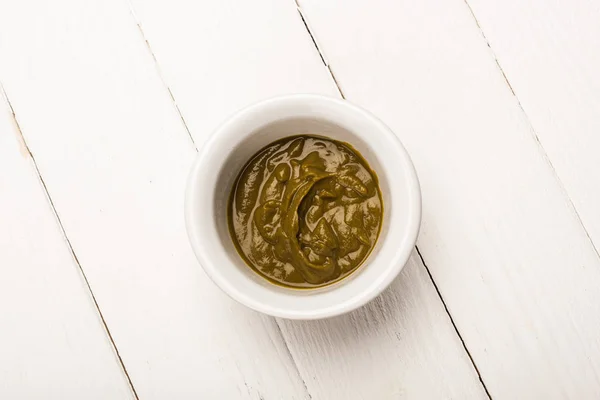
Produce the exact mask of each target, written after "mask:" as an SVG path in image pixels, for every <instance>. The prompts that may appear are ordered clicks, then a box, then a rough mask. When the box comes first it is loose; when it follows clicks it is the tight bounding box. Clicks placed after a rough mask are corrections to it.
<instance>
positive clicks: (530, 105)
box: [469, 0, 600, 249]
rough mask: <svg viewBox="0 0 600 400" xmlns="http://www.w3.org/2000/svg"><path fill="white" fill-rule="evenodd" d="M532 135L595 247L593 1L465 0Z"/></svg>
mask: <svg viewBox="0 0 600 400" xmlns="http://www.w3.org/2000/svg"><path fill="white" fill-rule="evenodd" d="M469 4H470V5H471V7H472V9H473V12H474V13H475V16H476V18H477V20H478V23H479V24H480V26H481V29H482V30H483V32H484V33H485V36H486V38H487V40H488V41H489V43H490V45H491V46H492V50H493V52H494V54H495V56H496V57H497V59H498V62H499V64H500V66H501V68H502V69H503V71H504V73H505V74H506V76H507V78H508V80H509V82H510V85H511V87H512V89H513V90H514V92H515V94H516V96H517V97H518V99H519V101H520V104H521V105H522V107H523V109H524V111H525V113H526V115H527V118H528V119H529V121H530V122H531V124H532V126H533V129H534V131H535V134H536V136H537V138H538V139H539V141H540V143H541V145H542V146H543V148H544V151H545V152H546V153H547V154H548V157H549V159H550V161H551V163H552V165H553V166H554V168H555V169H556V173H557V175H558V177H559V178H560V180H561V182H562V184H563V185H564V188H565V190H566V192H567V193H568V195H569V197H570V199H571V200H572V201H573V204H574V206H575V208H576V210H577V212H578V213H579V216H580V217H581V220H582V222H583V224H584V226H585V227H586V229H587V231H588V233H589V235H590V237H591V239H592V240H593V242H594V244H595V246H596V249H598V248H600V207H598V204H600V161H599V157H598V149H600V81H599V79H598V71H600V5H599V3H598V2H597V1H589V0H576V1H569V2H560V1H551V2H547V1H536V0H528V1H478V0H469Z"/></svg>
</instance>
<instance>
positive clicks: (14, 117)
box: [0, 82, 139, 400]
mask: <svg viewBox="0 0 600 400" xmlns="http://www.w3.org/2000/svg"><path fill="white" fill-rule="evenodd" d="M0 92H2V96H3V97H4V100H5V101H6V103H7V104H8V107H9V109H10V113H11V117H12V120H13V123H14V124H15V127H16V129H17V134H18V135H19V140H20V142H21V144H22V146H23V147H24V150H25V153H26V154H27V155H29V157H30V158H31V162H32V164H33V168H34V170H35V173H36V174H37V177H38V179H39V181H40V183H41V185H42V189H43V190H44V193H45V194H46V199H47V200H48V203H49V204H50V208H51V209H52V213H53V214H54V217H55V218H56V222H57V223H58V227H59V228H60V231H61V233H62V235H63V237H64V239H65V242H66V244H67V247H68V249H69V251H70V253H71V256H72V257H73V260H74V261H75V264H76V265H77V269H78V270H79V273H80V274H81V276H82V277H83V281H84V283H85V286H86V288H87V290H88V292H89V294H90V296H91V298H92V301H93V303H94V307H95V308H96V311H97V312H98V315H99V316H100V321H101V322H102V326H103V327H104V330H105V331H106V335H107V336H108V340H109V341H110V344H111V347H112V348H113V351H114V352H115V355H116V356H117V360H118V362H119V364H120V365H121V369H122V370H123V373H124V374H125V377H126V378H127V383H128V385H129V388H130V389H131V392H132V394H133V396H134V397H135V399H136V400H139V397H138V394H137V391H136V390H135V386H133V382H132V381H131V377H130V376H129V372H128V371H127V368H126V367H125V364H124V363H123V359H122V358H121V354H120V353H119V349H118V348H117V345H116V343H115V341H114V339H113V336H112V334H111V333H110V330H109V329H108V325H107V323H106V320H105V319H104V315H103V314H102V311H101V310H100V306H99V305H98V301H97V300H96V296H95V295H94V292H93V291H92V287H91V286H90V282H89V281H88V278H87V276H86V275H85V272H84V270H83V267H82V266H81V263H80V262H79V258H77V254H76V253H75V250H74V249H73V245H72V244H71V240H70V239H69V237H68V236H67V232H66V231H65V227H64V226H63V223H62V221H61V219H60V216H59V215H58V211H57V210H56V207H55V205H54V201H53V200H52V197H51V196H50V192H49V191H48V187H47V186H46V182H45V181H44V178H43V177H42V174H41V172H40V169H39V167H38V164H37V161H36V160H35V157H34V156H33V153H32V152H31V149H30V148H29V145H28V144H27V141H26V140H25V136H24V135H23V131H22V130H21V125H20V124H19V121H18V119H17V114H16V112H15V109H14V108H13V106H12V103H11V102H10V99H9V98H8V93H6V90H4V85H3V84H2V82H0Z"/></svg>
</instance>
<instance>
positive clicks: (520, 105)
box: [464, 0, 600, 258]
mask: <svg viewBox="0 0 600 400" xmlns="http://www.w3.org/2000/svg"><path fill="white" fill-rule="evenodd" d="M464 2H465V5H466V6H467V9H468V10H469V13H470V14H471V16H472V17H473V19H474V20H475V25H477V29H478V30H479V33H481V36H482V38H483V40H484V41H485V44H486V45H487V47H488V48H489V49H490V53H491V55H492V57H493V58H494V61H495V63H496V66H497V67H498V70H499V71H500V73H501V74H502V77H503V78H504V82H506V85H507V86H508V88H509V89H510V92H511V93H512V95H513V96H514V97H515V100H516V101H517V105H518V106H519V108H520V109H521V112H522V113H523V116H524V118H525V122H526V123H527V125H528V126H529V130H530V131H531V135H532V136H533V139H534V140H535V142H536V143H537V146H538V150H539V152H540V153H541V155H542V158H543V159H544V160H545V161H546V164H548V166H549V167H550V170H551V171H552V174H553V175H554V178H555V179H556V181H557V182H558V186H559V187H560V190H561V192H562V193H563V195H564V196H565V198H566V199H567V202H568V205H569V207H570V208H571V210H572V211H573V213H574V214H575V217H576V218H577V221H578V222H579V225H581V228H582V229H583V231H584V232H585V235H586V236H587V239H588V241H589V242H590V244H591V245H592V248H593V249H594V252H595V253H596V256H597V257H598V258H600V253H599V252H598V248H597V247H596V245H595V244H594V241H593V240H592V238H591V236H590V234H589V232H588V230H587V228H586V226H585V224H584V223H583V220H582V219H581V216H580V215H579V211H577V208H576V207H575V204H574V203H573V200H572V199H571V196H569V193H568V192H567V189H566V187H565V185H564V184H563V181H562V179H560V176H559V175H558V173H557V172H556V168H554V164H552V161H551V160H550V157H548V153H546V149H545V148H544V146H543V145H542V142H541V141H540V138H539V136H538V134H537V132H536V131H535V128H534V127H533V123H532V122H531V119H530V118H529V115H527V113H526V112H525V109H524V108H523V105H522V104H521V100H519V96H517V94H516V93H515V91H514V89H513V87H512V85H511V84H510V81H509V80H508V77H507V76H506V74H505V73H504V69H502V65H500V61H498V57H497V56H496V52H495V51H494V49H492V46H491V44H490V41H489V40H488V38H487V37H486V36H485V32H483V29H482V28H481V25H480V24H479V20H478V19H477V16H476V15H475V12H474V11H473V9H472V8H471V5H470V4H469V2H468V1H467V0H464Z"/></svg>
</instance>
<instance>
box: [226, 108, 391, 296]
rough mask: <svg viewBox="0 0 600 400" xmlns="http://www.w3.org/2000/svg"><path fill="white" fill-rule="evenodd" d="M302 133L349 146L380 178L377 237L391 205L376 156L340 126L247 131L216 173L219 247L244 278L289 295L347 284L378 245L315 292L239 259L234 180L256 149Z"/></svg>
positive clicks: (292, 123) (284, 125)
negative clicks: (231, 220) (231, 211)
mask: <svg viewBox="0 0 600 400" xmlns="http://www.w3.org/2000/svg"><path fill="white" fill-rule="evenodd" d="M303 134H307V135H308V134H312V135H319V136H326V137H328V138H331V139H335V140H339V141H342V142H347V143H350V144H351V145H352V146H353V147H354V148H355V149H356V150H358V151H359V152H360V153H361V154H362V155H363V157H364V158H365V159H366V160H367V162H368V163H369V165H370V167H371V169H372V170H374V171H375V173H376V175H377V177H378V179H379V188H380V190H381V193H382V197H383V203H384V212H383V221H382V227H381V232H380V236H379V238H382V237H385V234H386V230H387V226H388V224H389V216H388V209H387V205H388V204H391V202H388V200H389V198H390V190H389V182H388V179H387V176H386V174H385V171H384V170H383V168H381V163H380V162H379V160H378V159H377V156H376V154H374V153H373V149H372V148H371V147H370V146H369V145H368V143H366V142H365V141H364V139H363V138H362V137H360V136H358V135H356V134H354V133H353V132H351V131H348V130H347V129H344V128H343V127H341V126H339V125H336V124H334V123H332V122H330V121H326V120H319V119H314V118H290V119H283V120H279V121H275V122H271V123H269V124H267V125H266V126H264V127H261V128H259V129H258V130H256V131H254V132H250V134H249V135H248V136H246V137H244V138H243V139H242V140H241V141H240V143H238V144H237V146H236V147H235V148H233V149H232V151H231V153H230V154H229V156H228V157H227V158H226V159H225V161H224V163H223V165H222V168H221V170H220V171H219V172H218V179H217V182H218V184H217V187H216V190H215V191H214V210H215V214H214V216H215V219H214V224H215V225H216V227H217V231H218V237H219V241H220V245H221V246H223V248H224V249H225V250H226V252H227V254H228V256H229V259H230V261H231V263H232V265H233V266H235V267H236V268H238V269H240V270H241V272H242V273H243V274H244V275H247V276H248V278H250V279H252V280H255V281H257V283H258V284H259V285H262V286H266V287H267V288H268V289H273V290H278V291H282V292H292V293H291V294H292V295H311V294H315V293H316V292H317V291H328V290H333V289H335V288H336V287H337V286H339V285H343V284H344V283H347V282H348V281H349V280H350V279H353V278H354V276H355V275H359V274H360V273H361V272H362V270H363V268H364V267H365V266H367V265H368V263H369V260H370V259H371V258H372V257H374V256H375V255H376V254H377V252H378V251H379V242H380V240H377V243H375V247H374V248H373V251H372V252H371V254H369V257H368V258H367V259H366V260H365V262H364V263H363V264H362V265H361V266H360V267H359V268H358V269H357V270H356V271H354V272H353V273H352V274H350V275H349V276H348V277H346V278H345V279H342V280H341V281H338V282H336V283H334V284H331V285H327V286H324V287H321V288H317V289H293V288H286V287H282V286H277V285H274V284H273V283H271V282H268V281H267V280H266V279H264V278H262V277H260V276H259V275H258V274H257V273H256V272H254V271H253V270H251V269H250V268H249V267H248V266H247V265H246V263H245V262H244V261H243V260H242V259H241V257H240V256H239V254H238V253H237V251H236V249H235V246H234V244H233V242H232V238H231V235H230V232H229V229H228V224H227V207H228V203H229V202H228V200H229V196H230V193H231V190H232V189H233V185H234V183H235V180H236V178H237V176H238V175H239V173H240V172H241V170H242V168H243V167H244V165H245V164H246V162H247V161H248V160H249V159H250V158H251V157H252V156H254V155H255V154H256V153H257V152H258V151H259V150H261V149H262V148H264V147H265V146H267V145H269V144H270V143H272V142H274V141H276V140H278V139H281V138H285V137H288V136H293V135H303ZM257 278H258V279H257Z"/></svg>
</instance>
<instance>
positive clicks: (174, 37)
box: [0, 0, 600, 400]
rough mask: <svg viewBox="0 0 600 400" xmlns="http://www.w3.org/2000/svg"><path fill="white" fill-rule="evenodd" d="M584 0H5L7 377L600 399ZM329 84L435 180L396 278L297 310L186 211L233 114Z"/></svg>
mask: <svg viewBox="0 0 600 400" xmlns="http://www.w3.org/2000/svg"><path fill="white" fill-rule="evenodd" d="M599 73H600V3H599V2H598V1H597V0H570V1H566V0H562V1H560V0H552V1H549V0H467V2H465V1H464V0H420V1H416V0H399V1H385V0H371V1H368V2H367V1H358V0H353V1H333V0H300V2H299V4H296V3H294V0H256V1H244V0H211V1H193V0H131V2H128V1H127V0H55V1H52V2H48V1H42V0H19V1H8V0H5V1H3V2H2V3H1V4H0V81H1V83H2V92H3V94H4V96H3V97H0V274H1V275H0V398H1V399H132V398H139V399H144V400H145V399H240V398H243V399H265V400H270V399H310V398H312V399H314V400H320V399H344V400H346V399H367V400H371V399H376V400H377V399H486V398H492V399H494V400H496V399H510V400H512V399H544V400H545V399H567V398H571V399H578V400H579V399H583V400H585V399H598V398H600V258H599V256H598V248H599V246H600V78H599V77H600V74H599ZM297 92H313V93H321V94H326V95H331V96H343V97H345V98H347V99H348V100H350V101H353V102H355V103H357V104H359V105H361V106H363V107H366V108H368V109H370V110H371V111H373V112H374V113H375V114H377V115H378V116H380V117H381V118H382V119H383V120H384V121H385V122H386V123H387V124H388V125H389V126H390V127H391V128H392V129H393V130H394V131H395V132H396V133H397V134H398V136H399V137H400V138H401V140H402V141H403V142H404V144H405V145H406V147H407V148H408V150H409V152H410V153H411V155H412V157H413V160H414V162H415V164H416V167H417V170H418V173H419V176H420V179H421V184H422V190H423V223H422V230H421V234H420V237H419V240H418V244H417V247H418V250H416V251H415V252H414V254H413V257H412V258H411V260H410V262H409V264H408V265H407V267H406V268H405V269H404V270H403V272H402V274H401V276H400V277H399V278H398V279H397V280H396V281H395V283H394V284H393V285H392V287H391V288H390V289H389V290H388V291H386V292H385V294H384V295H382V296H381V297H379V298H377V299H376V300H375V301H374V302H372V303H371V304H369V305H368V306H366V307H364V308H362V309H360V310H358V311H356V312H354V313H351V314H349V315H346V316H342V317H338V318H334V319H330V320H322V321H314V322H294V321H287V320H281V319H274V318H269V317H266V316H262V315H259V314H257V313H255V312H252V311H250V310H248V309H246V308H244V307H243V306H241V305H238V304H237V303H234V302H233V301H232V300H230V299H229V298H227V297H226V296H225V295H224V294H222V293H221V292H220V291H219V290H218V289H217V288H216V287H215V286H214V285H213V284H212V283H211V282H210V281H209V279H208V278H207V277H206V276H205V275H204V273H203V272H202V270H201V268H200V267H199V265H198V264H197V262H196V260H195V258H194V257H193V255H192V252H191V249H190V246H189V244H188V242H187V237H186V234H185V230H184V223H183V210H182V205H183V204H182V203H183V193H184V191H183V189H184V185H185V180H186V177H187V173H188V169H189V167H190V164H191V163H192V161H193V159H194V157H195V156H196V154H197V153H196V152H197V149H199V148H201V147H202V145H203V143H204V141H205V140H206V138H207V136H208V135H209V134H210V132H211V131H212V130H213V129H214V128H215V127H216V126H217V125H218V124H219V123H220V121H222V120H223V119H224V118H226V117H227V116H228V115H229V114H231V113H232V112H234V111H235V110H237V109H239V108H241V107H243V106H245V105H248V104H250V103H253V102H255V101H257V100H260V99H264V98H267V97H271V96H274V95H279V94H285V93H297Z"/></svg>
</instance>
